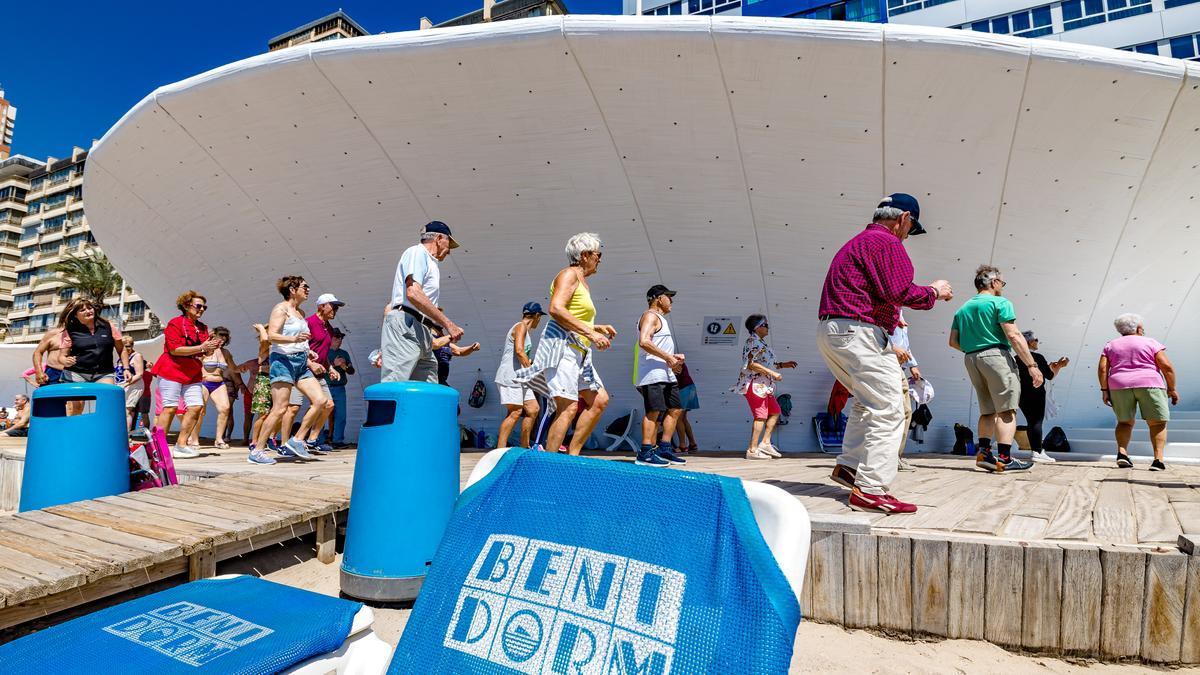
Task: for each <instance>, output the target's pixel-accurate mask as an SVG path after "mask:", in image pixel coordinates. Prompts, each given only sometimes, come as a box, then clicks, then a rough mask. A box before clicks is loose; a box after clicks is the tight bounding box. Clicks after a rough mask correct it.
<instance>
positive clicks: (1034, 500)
mask: <svg viewBox="0 0 1200 675" xmlns="http://www.w3.org/2000/svg"><path fill="white" fill-rule="evenodd" d="M1039 468H1040V467H1039ZM1039 473H1041V472H1039ZM1047 473H1048V472H1047ZM1064 492H1065V491H1064V490H1063V486H1062V485H1060V484H1057V483H1050V482H1048V481H1047V482H1043V483H1039V484H1036V485H1034V486H1033V488H1032V489H1030V491H1029V493H1028V494H1026V495H1025V498H1024V499H1022V500H1021V503H1020V504H1017V508H1015V509H1013V515H1014V516H1025V517H1028V518H1039V519H1041V520H1043V521H1047V520H1050V517H1051V516H1053V515H1054V514H1055V512H1056V511H1058V505H1059V502H1061V501H1062V499H1063V495H1064Z"/></svg>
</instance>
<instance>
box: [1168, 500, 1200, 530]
mask: <svg viewBox="0 0 1200 675" xmlns="http://www.w3.org/2000/svg"><path fill="white" fill-rule="evenodd" d="M1171 508H1173V509H1175V518H1176V519H1178V520H1179V525H1180V527H1181V528H1182V529H1183V531H1184V532H1185V533H1187V534H1200V502H1172V503H1171Z"/></svg>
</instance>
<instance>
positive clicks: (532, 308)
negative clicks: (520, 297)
mask: <svg viewBox="0 0 1200 675" xmlns="http://www.w3.org/2000/svg"><path fill="white" fill-rule="evenodd" d="M521 313H522V314H540V315H542V316H545V315H546V313H545V312H543V311H542V306H541V305H539V304H538V303H536V302H527V303H525V306H524V307H522V308H521Z"/></svg>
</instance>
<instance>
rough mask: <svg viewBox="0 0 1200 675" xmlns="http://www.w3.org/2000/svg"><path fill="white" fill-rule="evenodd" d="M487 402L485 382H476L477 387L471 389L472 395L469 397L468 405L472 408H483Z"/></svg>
mask: <svg viewBox="0 0 1200 675" xmlns="http://www.w3.org/2000/svg"><path fill="white" fill-rule="evenodd" d="M486 400H487V385H485V384H484V383H483V380H475V386H474V387H472V388H471V395H470V396H468V397H467V405H469V406H471V407H472V408H482V407H483V402H484V401H486Z"/></svg>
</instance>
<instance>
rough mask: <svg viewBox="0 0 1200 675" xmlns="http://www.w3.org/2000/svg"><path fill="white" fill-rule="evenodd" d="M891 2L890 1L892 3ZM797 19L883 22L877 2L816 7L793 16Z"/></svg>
mask: <svg viewBox="0 0 1200 675" xmlns="http://www.w3.org/2000/svg"><path fill="white" fill-rule="evenodd" d="M890 1H891V0H889V2H890ZM791 16H792V17H793V18H797V19H827V20H832V21H866V22H871V23H878V22H881V21H882V20H883V16H882V15H881V13H880V6H879V3H878V2H876V0H846V1H845V2H835V3H833V4H832V5H826V6H824V7H816V8H814V9H810V10H807V11H804V12H799V13H797V14H793V15H791Z"/></svg>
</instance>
